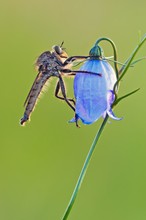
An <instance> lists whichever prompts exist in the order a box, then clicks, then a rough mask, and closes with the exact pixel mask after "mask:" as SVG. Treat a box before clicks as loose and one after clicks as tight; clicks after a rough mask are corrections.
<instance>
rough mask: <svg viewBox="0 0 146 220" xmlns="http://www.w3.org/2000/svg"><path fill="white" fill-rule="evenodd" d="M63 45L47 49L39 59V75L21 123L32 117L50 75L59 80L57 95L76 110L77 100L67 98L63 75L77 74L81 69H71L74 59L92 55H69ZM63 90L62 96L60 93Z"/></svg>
mask: <svg viewBox="0 0 146 220" xmlns="http://www.w3.org/2000/svg"><path fill="white" fill-rule="evenodd" d="M62 45H63V43H62V44H61V46H53V48H52V51H46V52H44V53H42V54H41V55H40V56H39V57H38V59H37V61H36V64H35V66H36V68H37V70H38V75H37V76H36V79H35V80H34V83H33V85H32V87H31V89H30V92H29V94H28V96H27V98H26V100H25V103H24V106H25V112H24V115H23V117H22V118H21V121H20V124H21V125H24V124H25V122H26V121H28V120H29V119H30V115H31V113H32V111H33V110H34V108H35V104H36V103H37V100H38V97H39V95H40V93H41V91H42V89H43V87H44V85H45V84H46V83H47V82H48V80H49V79H50V77H57V78H58V82H57V86H56V90H55V96H56V97H57V98H59V99H61V100H64V101H65V102H66V103H67V104H68V105H69V107H70V108H71V109H72V110H73V111H75V107H74V106H75V101H74V100H73V99H70V98H67V96H66V90H65V84H64V81H63V78H62V76H63V75H69V76H71V75H75V74H76V73H77V72H79V71H75V70H71V67H72V65H73V62H74V61H77V60H80V61H81V60H86V59H88V58H89V57H90V56H72V57H68V55H67V53H66V52H65V50H64V49H63V48H62ZM83 72H84V73H87V74H88V73H90V71H83ZM60 90H61V93H62V96H60V95H59V92H60Z"/></svg>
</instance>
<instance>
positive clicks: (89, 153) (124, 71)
mask: <svg viewBox="0 0 146 220" xmlns="http://www.w3.org/2000/svg"><path fill="white" fill-rule="evenodd" d="M101 40H106V41H109V42H111V44H112V46H113V48H114V59H115V60H116V61H117V53H116V47H115V45H114V43H113V42H112V41H111V40H110V39H108V38H100V39H99V40H97V42H96V44H98V43H99V42H100V41H101ZM145 40H146V35H145V36H144V37H143V39H142V40H141V42H140V43H139V44H138V46H137V47H136V48H135V50H134V51H133V53H132V55H131V56H130V57H129V59H128V60H127V61H126V63H125V65H124V66H123V67H122V68H121V70H119V72H121V75H120V77H119V78H118V75H119V74H117V73H118V72H117V71H118V68H117V65H115V70H116V74H117V78H118V80H117V82H116V84H115V86H114V89H115V88H116V87H117V85H118V84H119V82H120V81H121V79H122V78H123V77H124V75H125V73H126V72H127V70H128V68H129V67H130V65H131V62H132V60H133V58H134V57H135V55H136V54H137V52H138V50H139V49H140V47H141V46H142V45H143V43H144V42H145ZM115 64H116V62H115ZM136 91H137V90H135V91H133V92H131V93H129V94H127V95H125V96H123V97H121V98H119V100H117V103H116V102H115V103H116V104H118V102H119V101H121V100H122V99H124V98H126V97H128V96H129V95H131V94H133V93H135V92H136ZM108 117H109V116H108V115H106V117H105V119H104V120H103V122H102V124H101V126H100V128H99V130H98V132H97V134H96V136H95V138H94V140H93V143H92V145H91V147H90V150H89V152H88V154H87V157H86V160H85V162H84V165H83V168H82V170H81V173H80V175H79V178H78V181H77V183H76V186H75V189H74V191H73V194H72V196H71V199H70V201H69V204H68V206H67V209H66V211H65V213H64V215H63V218H62V220H66V219H67V218H68V215H69V213H70V211H71V209H72V206H73V204H74V202H75V199H76V197H77V194H78V191H79V189H80V187H81V184H82V181H83V179H84V176H85V173H86V171H87V168H88V165H89V163H90V160H91V157H92V155H93V152H94V150H95V147H96V144H97V142H98V140H99V137H100V136H101V134H102V132H103V129H104V127H105V125H106V123H107V120H108Z"/></svg>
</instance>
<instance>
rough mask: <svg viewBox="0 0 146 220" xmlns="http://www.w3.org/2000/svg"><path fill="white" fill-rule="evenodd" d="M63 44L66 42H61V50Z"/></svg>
mask: <svg viewBox="0 0 146 220" xmlns="http://www.w3.org/2000/svg"><path fill="white" fill-rule="evenodd" d="M63 44H64V40H63V41H62V42H61V45H60V47H61V48H62V46H63Z"/></svg>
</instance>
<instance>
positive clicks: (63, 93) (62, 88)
mask: <svg viewBox="0 0 146 220" xmlns="http://www.w3.org/2000/svg"><path fill="white" fill-rule="evenodd" d="M59 84H60V88H61V92H62V95H63V98H64V100H65V102H66V103H67V104H68V105H69V106H70V107H71V108H72V109H73V111H75V108H74V106H72V104H71V103H70V102H69V100H68V98H67V97H66V91H65V86H64V81H63V79H62V77H61V76H59Z"/></svg>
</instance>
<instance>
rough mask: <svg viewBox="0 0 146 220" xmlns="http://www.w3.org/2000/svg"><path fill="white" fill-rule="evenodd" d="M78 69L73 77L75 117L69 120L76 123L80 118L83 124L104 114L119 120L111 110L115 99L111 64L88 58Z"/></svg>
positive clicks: (114, 75)
mask: <svg viewBox="0 0 146 220" xmlns="http://www.w3.org/2000/svg"><path fill="white" fill-rule="evenodd" d="M79 71H80V72H79V73H77V74H76V76H75V79H74V95H75V99H76V106H75V117H74V118H73V119H72V120H70V122H76V123H77V121H78V120H79V119H81V121H82V122H83V123H84V124H92V123H94V122H95V121H97V120H98V119H99V118H100V117H101V116H103V117H105V115H106V114H108V115H109V117H110V118H112V119H115V120H120V119H121V118H117V117H116V116H115V115H114V113H113V111H112V104H113V102H114V100H115V94H114V91H113V88H114V85H115V83H116V81H117V78H116V74H115V71H114V69H113V68H112V66H111V65H110V64H109V63H108V62H107V61H106V60H102V59H93V58H90V59H89V60H87V61H86V62H85V63H84V64H83V66H82V67H81V68H80V70H79ZM82 71H83V72H82ZM85 71H88V72H93V73H94V74H92V73H85ZM96 73H97V75H96ZM99 74H101V76H99Z"/></svg>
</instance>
